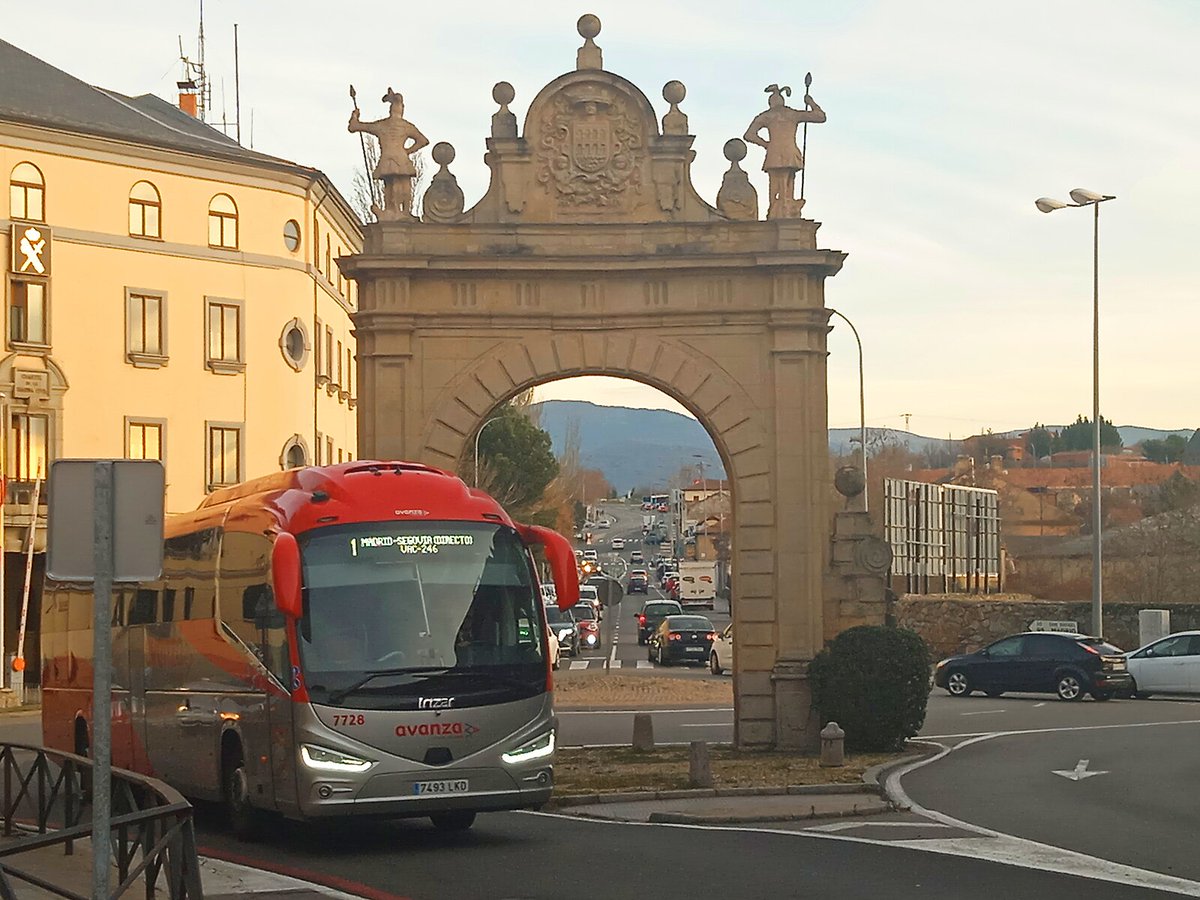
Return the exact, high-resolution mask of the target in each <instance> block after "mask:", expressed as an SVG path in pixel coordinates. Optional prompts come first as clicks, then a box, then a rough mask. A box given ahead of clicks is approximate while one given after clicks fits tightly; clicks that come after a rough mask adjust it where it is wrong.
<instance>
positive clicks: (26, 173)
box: [8, 162, 46, 222]
mask: <svg viewBox="0 0 1200 900" xmlns="http://www.w3.org/2000/svg"><path fill="white" fill-rule="evenodd" d="M8 213H9V216H10V217H11V218H13V219H29V220H31V221H34V222H45V221H46V181H45V179H43V178H42V173H41V172H40V171H38V167H37V166H35V165H34V164H33V163H27V162H23V163H17V166H16V168H14V169H13V170H12V177H11V178H10V179H9V185H8Z"/></svg>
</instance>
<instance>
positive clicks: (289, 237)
mask: <svg viewBox="0 0 1200 900" xmlns="http://www.w3.org/2000/svg"><path fill="white" fill-rule="evenodd" d="M283 246H285V247H287V248H288V251H289V252H291V253H295V252H296V251H297V250H299V249H300V223H299V222H297V221H296V220H295V219H288V220H287V221H286V222H284V223H283Z"/></svg>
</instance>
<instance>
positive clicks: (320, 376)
mask: <svg viewBox="0 0 1200 900" xmlns="http://www.w3.org/2000/svg"><path fill="white" fill-rule="evenodd" d="M324 331H325V327H324V326H323V325H322V324H321V320H320V319H317V327H316V332H315V333H316V336H317V338H316V340H315V341H313V363H314V365H313V368H314V369H316V372H317V384H324V383H325V366H324V360H325V354H324V353H322V352H321V346H322V345H321V335H322V334H323V333H324ZM317 443H318V444H319V443H320V441H318V442H317ZM318 449H319V448H318Z"/></svg>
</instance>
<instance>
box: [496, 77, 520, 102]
mask: <svg viewBox="0 0 1200 900" xmlns="http://www.w3.org/2000/svg"><path fill="white" fill-rule="evenodd" d="M516 96H517V92H516V91H515V90H513V86H512V85H511V84H509V83H508V82H507V81H497V82H496V84H495V86H494V87H493V88H492V99H493V100H495V101H496V102H497V103H499V104H500V105H501V106H507V105H508V104H510V103H512V102H513V98H514V97H516Z"/></svg>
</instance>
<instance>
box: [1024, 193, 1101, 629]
mask: <svg viewBox="0 0 1200 900" xmlns="http://www.w3.org/2000/svg"><path fill="white" fill-rule="evenodd" d="M1115 199H1116V198H1115V196H1113V195H1111V194H1098V193H1096V192H1095V191H1089V190H1085V189H1084V188H1075V190H1073V191H1071V200H1072V201H1074V202H1072V203H1066V202H1064V201H1062V200H1055V199H1054V198H1052V197H1039V198H1038V199H1037V200H1036V201H1035V204H1036V205H1037V208H1038V209H1040V210H1041V211H1042V212H1044V213H1049V212H1054V211H1055V210H1056V209H1065V208H1066V207H1068V206H1090V207H1092V208H1093V210H1094V211H1095V215H1094V216H1093V219H1092V221H1093V223H1094V224H1093V228H1092V429H1093V434H1092V633H1093V634H1095V635H1096V636H1097V637H1100V636H1102V635H1103V634H1104V629H1103V613H1104V601H1103V594H1104V592H1103V574H1102V571H1101V567H1100V564H1101V560H1102V551H1101V537H1102V531H1101V530H1102V527H1103V526H1102V520H1101V517H1100V204H1101V203H1103V202H1105V201H1106V200H1115Z"/></svg>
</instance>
